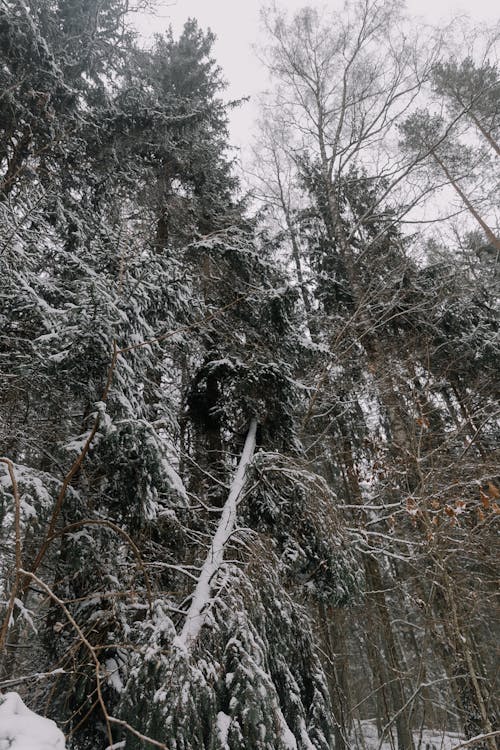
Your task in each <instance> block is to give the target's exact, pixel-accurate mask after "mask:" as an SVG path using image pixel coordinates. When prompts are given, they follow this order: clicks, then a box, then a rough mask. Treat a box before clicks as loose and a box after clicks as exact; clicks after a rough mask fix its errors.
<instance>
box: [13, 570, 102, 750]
mask: <svg viewBox="0 0 500 750" xmlns="http://www.w3.org/2000/svg"><path fill="white" fill-rule="evenodd" d="M20 573H22V575H23V576H24V577H25V578H26V579H30V580H32V581H34V582H35V583H36V584H37V586H40V588H42V589H43V590H44V591H45V593H46V594H47V596H48V597H49V598H50V599H52V601H53V602H55V603H56V604H57V605H59V607H61V609H62V611H63V612H64V614H65V615H66V617H67V619H68V620H69V622H70V623H71V625H72V626H73V628H74V629H75V630H76V632H77V633H78V636H79V638H80V640H81V642H82V643H83V644H84V646H86V648H87V650H88V652H89V654H90V656H91V658H92V661H93V662H94V666H95V675H96V688H97V697H98V700H99V705H100V707H101V710H102V713H103V715H104V720H105V722H106V729H107V734H108V740H109V744H110V745H113V735H112V733H111V723H110V720H109V714H108V711H107V708H106V704H105V703H104V698H103V695H102V690H101V675H100V669H101V663H100V661H99V659H98V658H97V655H96V652H95V649H94V647H93V646H92V644H91V643H90V641H88V640H87V638H86V636H85V634H84V632H83V630H82V629H81V627H80V626H79V625H78V623H77V622H76V620H75V618H74V617H73V615H72V614H71V612H70V611H69V610H68V608H67V607H66V605H65V604H64V602H63V601H62V599H59V597H58V596H56V594H54V592H53V591H52V589H50V588H49V587H48V586H47V584H46V583H44V581H42V580H41V579H40V578H38V577H37V576H36V575H35V574H34V573H32V572H31V571H29V570H22V569H21V570H20Z"/></svg>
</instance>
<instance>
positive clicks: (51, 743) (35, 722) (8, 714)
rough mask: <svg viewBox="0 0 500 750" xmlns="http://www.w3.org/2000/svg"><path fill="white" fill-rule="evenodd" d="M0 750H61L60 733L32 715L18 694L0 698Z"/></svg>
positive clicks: (62, 743) (52, 726) (54, 725)
mask: <svg viewBox="0 0 500 750" xmlns="http://www.w3.org/2000/svg"><path fill="white" fill-rule="evenodd" d="M0 701H1V702H0V750H64V749H65V740H64V735H63V733H62V732H61V731H60V730H59V729H58V728H57V726H56V724H55V722H53V721H52V720H51V719H45V718H43V717H42V716H38V714H36V713H35V712H34V711H31V710H30V709H29V708H28V707H27V706H25V704H24V703H23V701H22V699H21V696H20V695H19V694H18V693H5V695H3V696H1V697H0Z"/></svg>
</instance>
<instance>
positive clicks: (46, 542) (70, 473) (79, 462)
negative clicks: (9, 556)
mask: <svg viewBox="0 0 500 750" xmlns="http://www.w3.org/2000/svg"><path fill="white" fill-rule="evenodd" d="M119 353H120V352H119V350H118V348H117V346H116V341H115V342H113V356H112V358H111V364H110V366H109V369H108V377H107V379H106V384H105V386H104V390H103V392H102V396H101V401H102V402H104V403H105V402H106V401H107V399H108V396H109V391H110V388H111V383H112V380H113V374H114V371H115V368H116V363H117V360H118V354H119ZM100 421H101V415H100V414H99V413H97V415H96V417H95V419H94V424H93V425H92V429H91V430H90V433H89V435H88V437H87V439H86V441H85V443H84V445H83V448H82V450H81V451H80V453H79V455H78V456H77V457H76V459H75V460H74V462H73V464H72V466H71V468H70V470H69V471H68V473H67V474H66V476H65V477H64V480H63V483H62V486H61V489H60V490H59V494H58V496H57V500H56V504H55V506H54V510H53V511H52V516H51V519H50V523H49V528H48V530H47V534H46V535H45V539H44V540H43V542H42V546H41V547H40V549H39V551H38V554H37V556H36V558H35V561H34V562H33V565H32V567H31V572H32V573H36V571H37V570H38V568H39V567H40V563H41V562H42V560H43V558H44V557H45V555H46V553H47V550H48V548H49V545H50V542H51V539H52V538H53V536H54V533H55V528H56V524H57V520H58V518H59V515H60V513H61V510H62V506H63V503H64V499H65V497H66V493H67V491H68V487H69V486H70V484H71V481H72V479H73V477H74V476H75V474H77V472H78V471H79V470H80V468H81V466H82V464H83V461H84V459H85V456H86V455H87V453H88V452H89V449H90V445H91V443H92V440H93V439H94V437H95V435H96V433H97V430H98V429H99V424H100ZM25 588H26V587H25V586H23V590H24V589H25Z"/></svg>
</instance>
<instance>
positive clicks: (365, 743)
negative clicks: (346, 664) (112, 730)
mask: <svg viewBox="0 0 500 750" xmlns="http://www.w3.org/2000/svg"><path fill="white" fill-rule="evenodd" d="M220 716H221V715H220V714H219V719H220ZM222 716H223V718H224V719H226V718H228V717H225V715H222ZM218 729H219V733H221V734H223V735H224V734H226V735H227V727H226V726H225V724H224V722H223V721H219V727H218ZM461 740H462V738H461V737H460V735H458V734H456V733H454V732H438V731H437V730H433V729H424V730H423V731H422V732H414V741H415V748H416V750H452V749H453V748H454V747H456V746H457V745H459V744H460V742H461ZM350 741H351V747H352V748H359V750H393V747H396V746H397V743H396V742H394V745H393V746H392V747H391V744H390V742H388V741H386V742H383V743H382V744H381V745H380V742H379V739H378V735H377V727H376V724H375V722H374V721H373V720H371V719H366V720H364V721H361V722H359V724H358V725H357V726H356V728H355V730H354V732H353V735H352V737H351V738H350ZM120 745H121V743H120ZM291 746H292V745H291ZM293 747H296V744H295V742H294V743H293ZM0 750H65V741H64V735H63V733H62V732H61V731H60V730H59V729H58V728H57V726H56V724H55V723H54V722H53V721H51V719H45V718H43V717H42V716H39V715H38V714H36V713H34V712H33V711H31V710H30V709H29V708H28V707H27V706H25V704H24V703H23V701H22V699H21V697H20V696H19V695H18V694H17V693H5V694H4V695H1V694H0Z"/></svg>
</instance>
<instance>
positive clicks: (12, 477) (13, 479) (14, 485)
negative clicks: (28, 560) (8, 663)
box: [0, 457, 22, 653]
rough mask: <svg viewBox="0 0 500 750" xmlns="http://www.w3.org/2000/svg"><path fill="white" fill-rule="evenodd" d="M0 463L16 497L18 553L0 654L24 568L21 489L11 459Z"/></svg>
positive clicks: (15, 516)
mask: <svg viewBox="0 0 500 750" xmlns="http://www.w3.org/2000/svg"><path fill="white" fill-rule="evenodd" d="M0 463H2V464H5V465H6V466H7V470H8V472H9V476H10V481H11V483H12V495H13V497H14V528H15V536H16V541H15V553H16V570H15V575H14V582H13V584H12V589H11V592H10V597H9V603H8V605H7V612H6V614H5V617H4V620H3V623H2V630H1V631H0V653H1V652H2V651H3V650H4V648H5V643H6V640H7V632H8V630H9V625H10V621H11V618H12V613H13V611H14V605H15V601H16V596H17V592H18V590H19V582H20V570H21V568H22V559H21V558H22V550H21V498H20V495H19V487H18V484H17V479H16V474H15V471H14V464H13V463H12V461H11V460H10V459H9V458H3V457H2V458H0Z"/></svg>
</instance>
